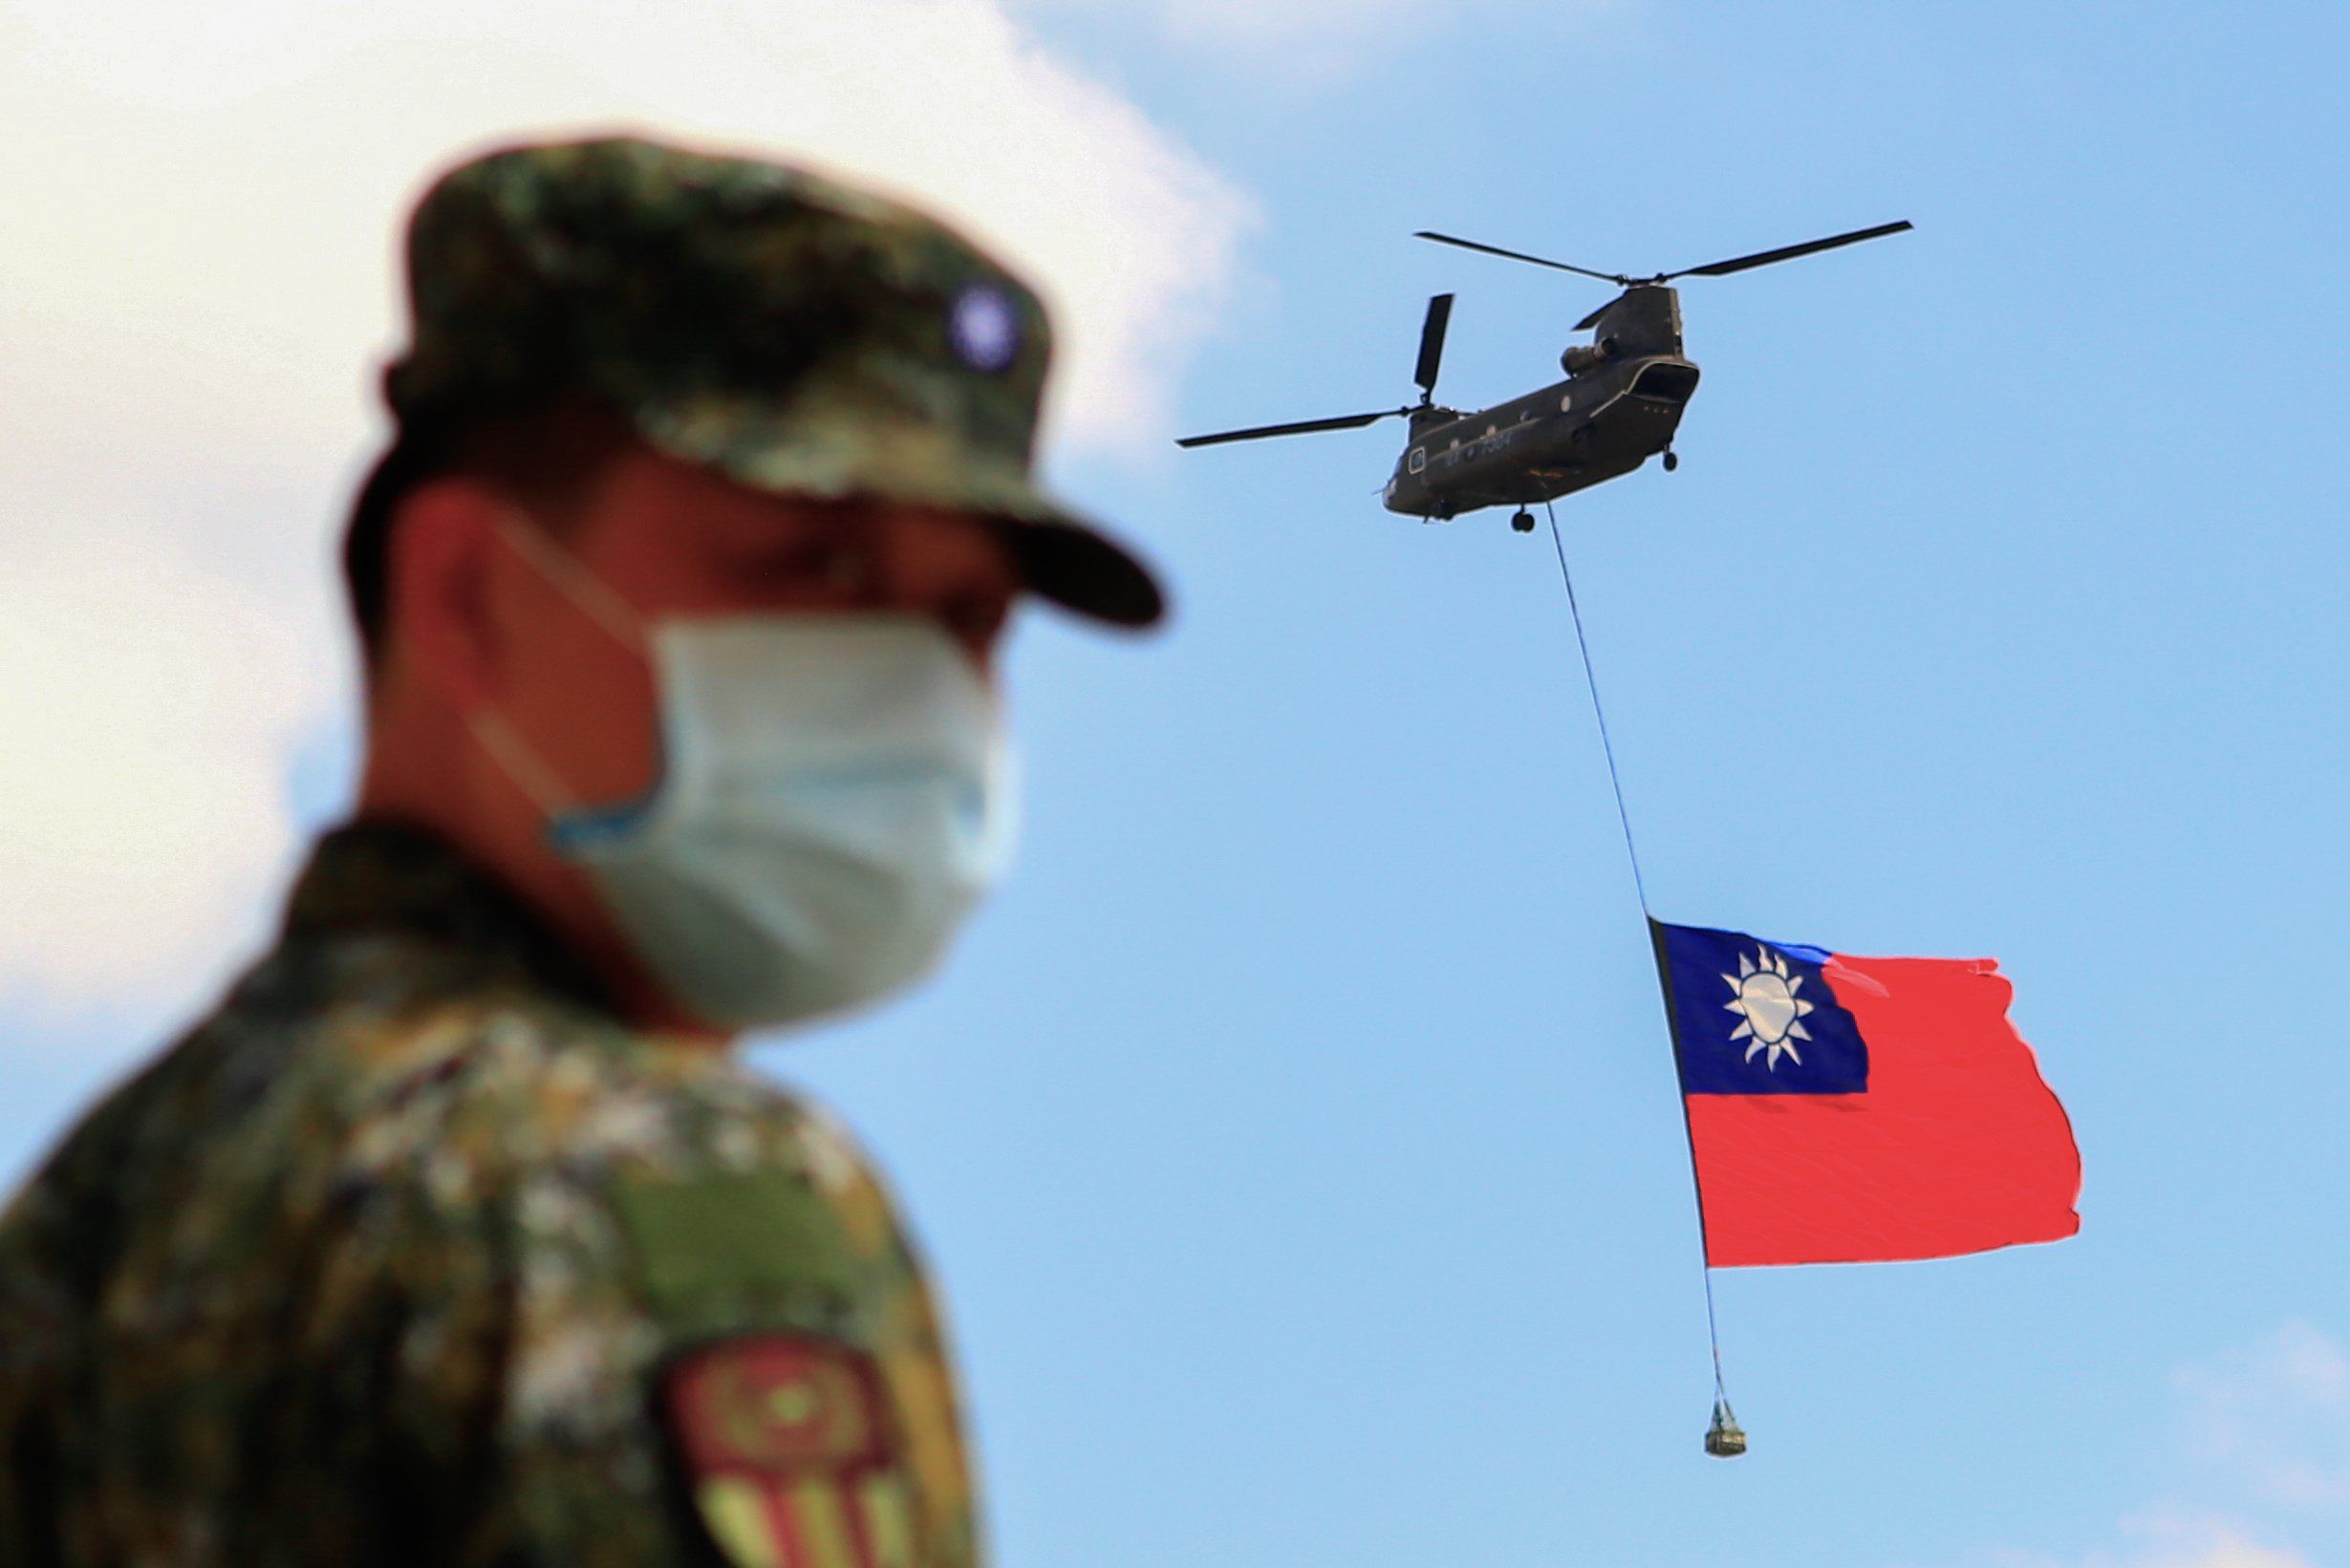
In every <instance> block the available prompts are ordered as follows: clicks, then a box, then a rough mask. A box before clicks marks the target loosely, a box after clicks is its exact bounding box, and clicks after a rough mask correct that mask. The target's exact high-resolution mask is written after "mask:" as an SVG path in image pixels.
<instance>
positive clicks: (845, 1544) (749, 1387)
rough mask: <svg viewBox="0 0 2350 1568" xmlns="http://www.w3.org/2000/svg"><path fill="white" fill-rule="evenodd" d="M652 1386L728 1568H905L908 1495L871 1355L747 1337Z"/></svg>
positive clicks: (693, 1359) (910, 1566)
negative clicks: (659, 1395) (731, 1566)
mask: <svg viewBox="0 0 2350 1568" xmlns="http://www.w3.org/2000/svg"><path fill="white" fill-rule="evenodd" d="M662 1394H663V1400H664V1403H665V1406H666V1407H667V1412H668V1416H669V1423H670V1428H671V1430H672V1433H673V1434H674V1436H675V1438H676V1442H677V1448H678V1452H679V1457H680V1458H681V1459H682V1461H683V1463H684V1465H685V1468H686V1471H687V1475H686V1480H687V1482H688V1484H689V1487H690V1490H691V1491H692V1493H693V1497H694V1502H695V1505H696V1507H697V1509H698V1510H699V1511H700V1513H701V1518H702V1523H703V1524H704V1525H705V1526H706V1527H707V1528H708V1530H709V1532H710V1536H711V1539H712V1540H713V1541H715V1542H716V1543H717V1545H718V1546H719V1548H720V1550H721V1551H722V1552H723V1553H724V1554H725V1556H726V1558H727V1560H729V1561H730V1562H733V1563H735V1564H737V1565H738V1568H916V1563H917V1561H918V1557H917V1553H916V1523H915V1514H914V1500H913V1496H912V1493H911V1492H910V1490H909V1488H908V1485H907V1481H906V1476H905V1471H904V1470H903V1468H902V1466H901V1465H900V1464H899V1462H898V1458H897V1450H896V1444H895V1438H894V1433H893V1427H892V1423H891V1421H890V1419H889V1414H888V1410H887V1407H886V1406H885V1405H884V1403H883V1400H882V1397H881V1385H880V1377H879V1374H878V1372H877V1370H876V1369H875V1367H874V1365H873V1361H872V1359H871V1358H870V1357H867V1356H865V1355H863V1354H862V1353H860V1352H858V1351H856V1350H853V1349H851V1348H850V1347H848V1346H846V1345H842V1344H839V1343H837V1342H832V1341H828V1340H819V1339H810V1338H805V1337H802V1336H798V1335H784V1334H762V1335H750V1336H744V1337H742V1338H738V1339H731V1340H726V1341H722V1342H720V1343H717V1344H714V1345H709V1346H706V1347H704V1348H702V1349H701V1350H699V1351H696V1352H694V1353H693V1354H692V1355H689V1356H687V1357H685V1358H684V1359H682V1360H680V1361H679V1362H678V1363H676V1364H673V1365H672V1366H671V1367H670V1369H669V1371H668V1374H667V1376H666V1377H665V1378H664V1380H663V1384H662Z"/></svg>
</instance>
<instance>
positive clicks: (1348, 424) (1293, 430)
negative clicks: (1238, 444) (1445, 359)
mask: <svg viewBox="0 0 2350 1568" xmlns="http://www.w3.org/2000/svg"><path fill="white" fill-rule="evenodd" d="M1411 412H1412V410H1410V409H1408V408H1383V409H1381V410H1380V411H1379V412H1378V413H1376V414H1342V415H1340V416H1339V417H1338V418H1337V419H1301V420H1299V421H1298V422H1296V423H1295V424H1261V425H1254V426H1251V427H1250V428H1249V429H1246V430H1219V431H1218V432H1217V433H1216V434H1214V435H1213V436H1184V437H1182V438H1180V439H1179V440H1176V441H1175V444H1176V445H1177V446H1215V445H1218V444H1219V443H1221V442H1223V441H1253V440H1261V439H1263V438H1264V437H1266V436H1307V435H1311V434H1312V433H1313V432H1315V431H1317V430H1360V429H1361V428H1363V426H1365V425H1367V424H1375V423H1377V422H1378V421H1379V420H1381V419H1393V418H1395V416H1397V415H1398V414H1409V413H1411Z"/></svg>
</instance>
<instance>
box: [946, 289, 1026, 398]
mask: <svg viewBox="0 0 2350 1568" xmlns="http://www.w3.org/2000/svg"><path fill="white" fill-rule="evenodd" d="M946 334H947V341H948V342H949V343H951V344H953V345H954V349H955V354H956V356H957V357H958V358H959V359H961V360H962V362H963V363H964V364H966V365H969V366H970V367H971V368H972V369H973V370H977V371H984V372H986V373H987V374H989V375H991V376H992V375H995V374H997V373H999V372H1001V371H1006V370H1009V369H1011V367H1012V361H1014V360H1015V359H1018V358H1019V357H1020V316H1019V314H1018V312H1017V311H1014V310H1013V309H1012V302H1011V301H1010V300H1009V299H1006V298H1005V297H1004V296H1003V291H1002V290H997V289H992V288H989V287H988V286H987V285H985V284H973V285H972V286H971V287H970V288H968V289H965V290H963V291H962V292H961V293H959V294H957V295H956V296H955V303H954V304H953V305H951V306H949V307H948V308H947V318H946Z"/></svg>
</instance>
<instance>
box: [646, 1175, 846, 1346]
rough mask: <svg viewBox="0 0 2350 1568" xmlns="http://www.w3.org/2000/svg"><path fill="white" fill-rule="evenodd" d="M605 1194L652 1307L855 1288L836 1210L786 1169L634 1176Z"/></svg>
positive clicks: (671, 1308) (840, 1296) (677, 1308)
mask: <svg viewBox="0 0 2350 1568" xmlns="http://www.w3.org/2000/svg"><path fill="white" fill-rule="evenodd" d="M612 1198H613V1204H614V1209H615V1210H616V1211H617V1212H618V1214H619V1216H620V1222H621V1224H622V1225H623V1226H624V1227H626V1229H627V1231H628V1233H629V1237H630V1240H631V1241H632V1242H634V1243H635V1245H636V1257H637V1260H638V1265H639V1267H640V1268H641V1270H642V1281H643V1285H644V1290H645V1295H646V1296H647V1298H648V1299H649V1300H650V1301H651V1303H652V1305H653V1307H654V1309H655V1310H656V1311H658V1312H662V1313H664V1314H674V1313H679V1312H684V1313H691V1312H693V1311H694V1310H695V1309H697V1308H701V1307H704V1306H707V1305H710V1304H712V1303H714V1302H718V1301H722V1300H728V1299H737V1298H741V1297H743V1296H745V1295H758V1294H799V1293H813V1294H819V1295H823V1296H826V1297H829V1298H831V1299H832V1300H835V1301H847V1300H852V1299H853V1297H854V1295H855V1291H856V1277H857V1269H856V1255H855V1251H854V1249H853V1248H852V1245H851V1242H850V1238H849V1233H848V1231H847V1229H846V1227H845V1226H844V1225H843V1223H842V1221H841V1217H840V1215H839V1214H837V1213H835V1212H834V1210H833V1208H832V1204H831V1201H830V1199H829V1198H828V1197H827V1196H826V1195H825V1194H824V1193H823V1192H821V1191H820V1190H818V1189H817V1188H816V1187H815V1186H814V1185H813V1184H811V1183H809V1182H807V1181H804V1180H802V1179H800V1178H799V1177H797V1176H795V1175H793V1174H791V1173H790V1172H788V1171H775V1170H767V1171H741V1172H727V1173H722V1174H712V1175H701V1176H688V1177H659V1178H657V1177H645V1176H632V1177H627V1178H624V1179H622V1180H619V1181H615V1182H614V1184H613V1187H612Z"/></svg>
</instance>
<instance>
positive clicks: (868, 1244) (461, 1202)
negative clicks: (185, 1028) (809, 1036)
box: [0, 825, 979, 1568]
mask: <svg viewBox="0 0 2350 1568" xmlns="http://www.w3.org/2000/svg"><path fill="white" fill-rule="evenodd" d="M596 997H597V993H596V988H595V985H594V982H593V977H591V976H587V975H585V974H582V973H580V972H579V971H578V969H577V968H576V966H575V965H574V963H573V962H572V960H571V958H570V957H569V956H568V955H567V954H566V953H565V952H563V951H562V950H561V949H560V948H558V947H557V946H555V945H554V944H553V943H552V942H551V941H550V938H549V937H548V936H547V935H546V934H545V933H544V932H543V931H541V930H540V928H539V927H537V925H536V924H535V923H534V922H533V921H532V920H531V918H530V917H529V916H528V914H527V913H524V912H523V911H522V910H520V909H519V908H518V907H516V906H515V905H513V904H512V903H511V902H509V901H508V900H507V897H506V896H505V895H504V894H503V893H502V892H500V891H498V890H497V889H495V888H493V887H491V886H489V885H488V884H487V883H486V882H485V881H484V880H483V879H482V878H481V877H480V876H479V875H478V874H477V873H475V872H474V871H472V870H469V869H468V868H466V867H465V866H464V864H462V863H461V862H460V861H459V860H458V859H456V857H454V856H453V855H452V854H450V853H449V852H448V851H447V850H446V849H445V848H442V846H440V845H439V844H437V843H436V842H435V841H433V840H431V839H428V838H426V837H424V836H423V835H421V834H419V833H416V832H413V831H410V830H407V829H404V828H400V827H391V826H385V825H373V826H360V827H347V828H344V829H342V830H340V831H337V832H335V833H333V834H331V835H329V836H328V837H327V838H326V839H325V840H323V841H322V843H321V844H320V846H319V848H318V850H317V853H316V855H315V857H314V858H313V861H312V863H311V865H310V868H309V870H307V871H306V872H305V873H304V875H303V877H302V879H301V882H300V884H299V885H298V887H297V888H296V890H295V891H294V894H293V898H292V902H291V908H290V910H289V913H288V916H287V922H286V928H285V933H284V935H283V938H282V940H281V941H280V943H279V945H278V946H277V948H276V949H275V951H273V952H272V953H270V954H269V956H267V957H265V958H264V959H263V960H262V961H261V962H260V963H259V964H258V965H257V966H255V967H254V969H253V970H252V971H251V972H250V973H248V975H247V976H246V977H244V978H243V979H242V980H241V981H240V982H239V983H238V984H237V986H236V987H235V989H234V990H233V991H232V992H231V993H230V995H229V996H228V998H227V999H226V1002H225V1003H224V1004H223V1006H222V1007H221V1009H220V1011H219V1012H218V1013H216V1014H215V1015H214V1016H213V1017H212V1018H211V1019H209V1020H206V1021H205V1022H204V1023H203V1024H202V1025H200V1026H199V1027H198V1028H196V1029H195V1030H194V1032H192V1033H191V1034H189V1035H188V1036H187V1037H186V1038H185V1039H183V1040H182V1041H181V1042H179V1043H178V1044H177V1045H175V1046H173V1047H172V1048H171V1049H170V1050H168V1051H167V1052H165V1053H164V1054H163V1055H162V1057H161V1058H159V1059H158V1060H157V1061H156V1062H154V1063H152V1064H151V1065H149V1066H148V1067H147V1068H146V1069H145V1070H144V1071H143V1072H141V1073H140V1075H139V1076H138V1077H137V1078H136V1079H134V1080H133V1081H132V1082H130V1083H129V1084H128V1085H125V1086H124V1087H122V1088H120V1089H119V1090H118V1091H117V1092H116V1093H114V1094H113V1095H112V1096H111V1097H110V1098H109V1099H108V1100H107V1101H106V1102H105V1103H104V1104H103V1105H102V1106H99V1107H98V1108H97V1110H96V1111H95V1112H94V1113H92V1114H91V1115H90V1116H89V1117H88V1118H87V1119H86V1120H85V1121H83V1122H82V1123H81V1125H80V1126H79V1127H78V1128H75V1130H74V1131H73V1133H72V1134H71V1135H70V1136H69V1137H68V1138H67V1139H66V1141H65V1142H64V1144H63V1146H62V1147H61V1148H60V1149H58V1150H57V1151H56V1152H55V1153H54V1155H53V1156H52V1157H51V1158H50V1160H49V1161H48V1163H47V1164H46V1166H45V1167H44V1168H43V1169H42V1170H41V1171H39V1172H38V1173H37V1174H36V1175H35V1176H34V1177H33V1178H32V1180H31V1182H30V1183H29V1184H28V1185H27V1186H26V1188H25V1189H24V1190H23V1191H22V1192H19V1193H18V1194H17V1196H16V1198H15V1200H14V1201H13V1203H12V1204H11V1207H10V1208H9V1210H8V1211H7V1213H6V1214H5V1216H0V1563H5V1564H17V1563H50V1562H63V1563H76V1564H80V1563H90V1564H97V1563H124V1564H142V1565H144V1564H157V1565H162V1564H197V1563H205V1564H209V1563H224V1564H227V1563H233V1564H236V1565H238V1568H260V1565H265V1564H275V1563H317V1564H326V1563H334V1564H364V1563H378V1562H380V1563H392V1562H399V1563H434V1564H441V1563H450V1564H462V1563H498V1564H509V1563H511V1564H520V1563H540V1562H546V1563H567V1564H571V1563H575V1564H588V1565H597V1564H623V1563H625V1564H667V1563H686V1562H715V1561H726V1560H732V1561H735V1562H739V1563H744V1564H753V1565H767V1564H772V1565H774V1568H786V1565H788V1568H803V1565H808V1568H834V1565H838V1568H969V1565H972V1564H974V1563H976V1562H977V1561H978V1559H979V1549H978V1545H977V1542H976V1539H975V1535H974V1526H973V1513H972V1499H971V1490H970V1484H969V1480H968V1472H967V1469H966V1465H965V1460H964V1454H963V1448H962V1441H961V1438H960V1435H959V1421H958V1417H957V1412H956V1409H955V1396H954V1390H953V1387H952V1384H951V1380H950V1374H949V1370H948V1366H947V1362H946V1358H945V1352H944V1349H943V1347H942V1344H941V1342H940V1336H939V1331H938V1323H937V1320H936V1317H935V1315H934V1312H933V1308H932V1305H931V1301H930V1299H929V1294H928V1291H927V1289H926V1287H925V1285H924V1283H923V1278H922V1271H921V1268H920V1265H919V1263H918V1262H917V1261H916V1257H915V1256H914V1255H913V1253H912V1252H911V1251H910V1249H909V1246H908V1243H907V1240H906V1238H905V1236H904V1235H903V1234H902V1233H901V1232H900V1230H899V1229H898V1226H897V1223H896V1221H895V1217H894V1215H893V1214H892V1211H891V1205H890V1202H889V1199H888V1197H887V1195H886V1193H885V1192H884V1191H883V1190H882V1188H881V1187H880V1185H879V1184H878V1182H877V1180H876V1178H875V1177H874V1175H873V1173H872V1171H870V1170H869V1169H868V1167H867V1166H866V1164H865V1162H864V1161H863V1160H862V1159H861V1158H860V1156H859V1155H858V1153H857V1151H856V1150H855V1149H854V1148H853V1147H852V1145H851V1144H850V1143H849V1142H848V1140H847V1139H846V1138H845V1137H844V1136H843V1134H842V1133H841V1132H840V1131H839V1130H838V1129H837V1128H836V1127H835V1126H834V1125H833V1124H832V1123H831V1122H830V1121H829V1120H828V1119H827V1118H826V1117H824V1116H823V1115H822V1114H821V1113H820V1112H817V1111H814V1110H811V1109H809V1108H808V1107H805V1106H802V1105H800V1104H798V1103H797V1102H795V1101H794V1100H792V1099H791V1098H789V1097H787V1095H785V1094H783V1093H781V1092H779V1091H778V1090H777V1089H775V1088H774V1087H772V1086H771V1085H767V1084H765V1083H763V1082H761V1081H760V1080H759V1079H757V1078H756V1077H754V1076H752V1075H751V1074H749V1073H748V1072H746V1071H745V1070H744V1069H743V1068H741V1067H740V1066H738V1065H737V1064H735V1063H734V1062H733V1060H732V1059H731V1058H730V1057H729V1056H728V1055H726V1054H725V1053H723V1052H721V1051H717V1050H713V1049H710V1048H706V1047H701V1046H689V1045H686V1044H683V1043H681V1042H666V1043H665V1042H662V1041H660V1040H658V1039H653V1038H647V1037H645V1036H642V1035H638V1034H636V1033H633V1032H632V1031H630V1030H629V1029H627V1028H625V1027H623V1026H622V1025H620V1024H619V1023H617V1022H616V1021H614V1020H613V1018H612V1017H611V1016H610V1015H609V1014H607V1013H606V1012H604V1011H602V1010H600V1009H599V1007H598V1006H597V1001H596Z"/></svg>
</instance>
